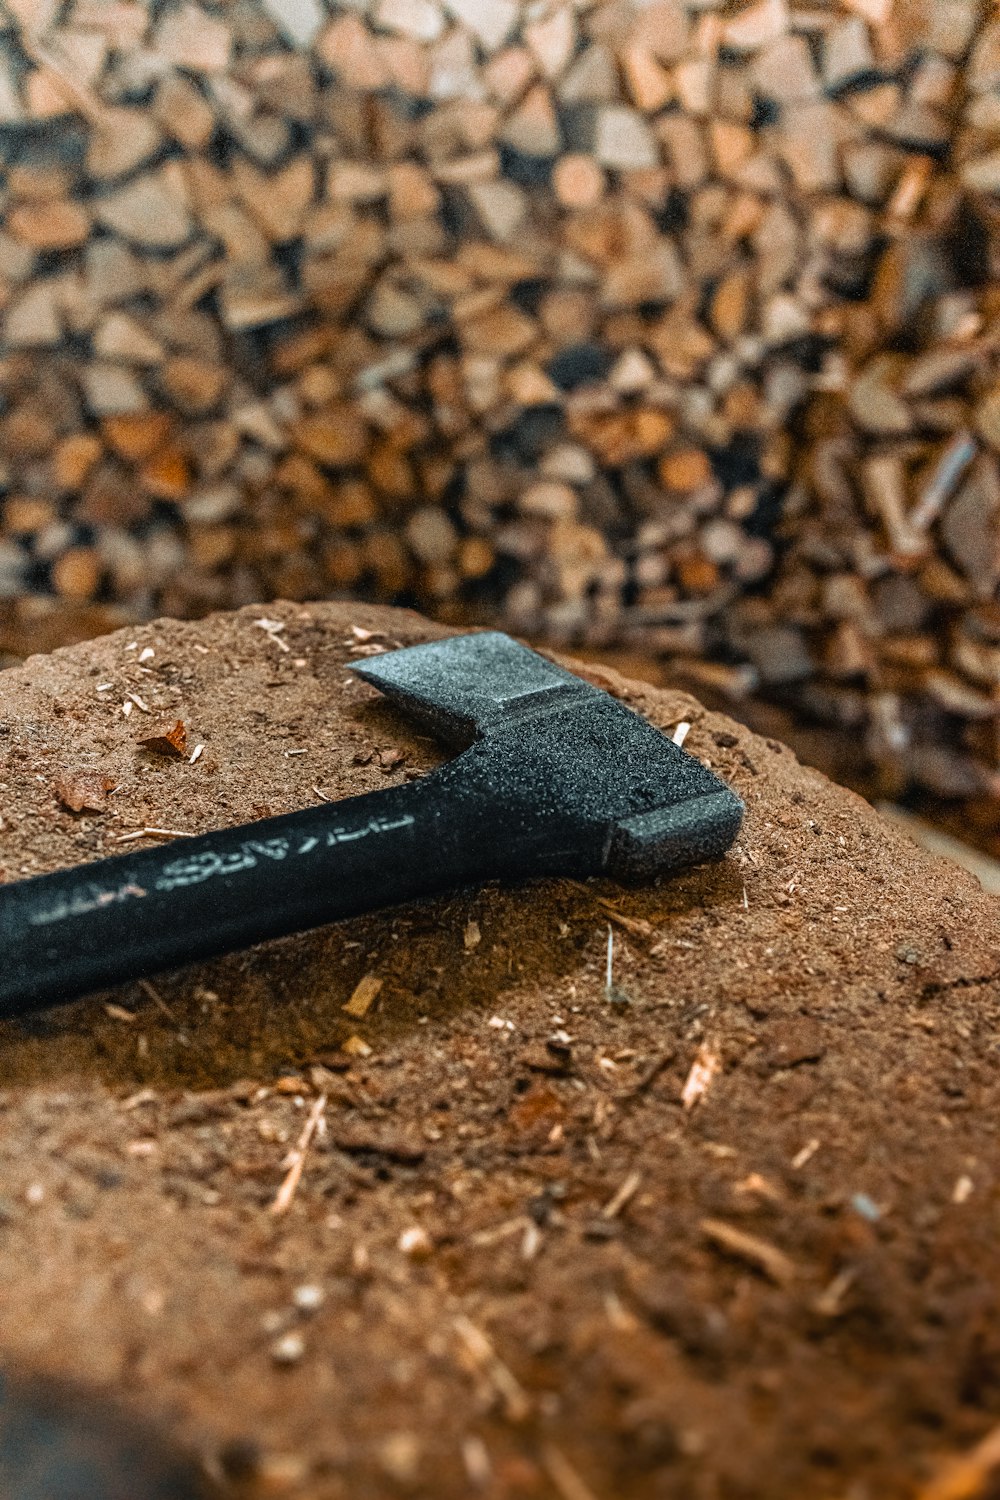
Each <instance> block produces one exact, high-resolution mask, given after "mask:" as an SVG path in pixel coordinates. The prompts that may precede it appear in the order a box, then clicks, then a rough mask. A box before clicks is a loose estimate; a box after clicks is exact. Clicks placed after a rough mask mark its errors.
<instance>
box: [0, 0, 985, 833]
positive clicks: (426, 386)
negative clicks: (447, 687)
mask: <svg viewBox="0 0 1000 1500" xmlns="http://www.w3.org/2000/svg"><path fill="white" fill-rule="evenodd" d="M0 28H2V29H0V163H2V189H0V403H2V405H0V486H2V494H3V509H2V516H3V521H2V528H0V595H2V600H0V627H2V628H0V647H2V648H5V649H6V650H8V651H10V652H13V653H24V652H25V651H27V650H30V649H34V648H37V647H45V646H49V645H52V644H56V643H58V642H60V641H63V640H66V639H70V638H72V637H74V636H79V635H81V634H86V633H94V632H96V631H99V630H101V629H104V628H106V627H109V626H113V625H117V624H119V623H121V622H123V621H127V620H131V619H139V618H145V617H148V616H150V615H151V614H155V613H169V614H178V615H187V614H198V613H203V612H205V611H207V610H210V609H213V608H217V607H225V606H230V605H234V604H240V603H245V602H249V601H252V600H258V599H267V598H270V597H275V596H279V595H282V596H286V597H287V596H290V597H292V598H306V597H310V596H318V595H345V594H348V595H349V594H353V593H358V594H363V595H364V596H366V597H372V598H378V599H389V600H395V601H397V602H399V601H401V602H409V603H413V604H416V605H419V606H420V607H422V608H424V609H427V610H428V611H429V612H430V613H432V614H435V615H437V616H439V617H442V618H445V619H448V620H452V621H455V622H469V623H480V622H485V621H490V622H496V623H502V624H505V625H507V626H508V627H510V628H512V629H515V630H517V631H519V632H522V633H524V634H527V635H530V636H532V637H533V638H535V639H537V640H539V641H546V640H547V641H550V642H553V643H557V644H574V645H576V646H578V647H581V648H583V649H587V650H591V651H597V650H610V649H617V650H622V651H626V652H633V653H634V652H641V653H643V654H644V656H646V657H657V658H664V659H666V660H667V661H668V662H669V664H670V670H671V672H674V673H680V674H682V675H683V676H684V677H685V679H686V680H687V681H688V682H689V683H691V684H693V685H694V686H695V687H696V688H697V689H700V690H701V691H702V693H703V694H707V695H709V696H718V695H721V696H723V697H726V698H728V699H729V700H730V706H733V704H735V706H736V711H737V712H739V711H740V709H739V704H740V702H743V704H744V706H745V707H746V709H747V712H751V713H752V712H753V708H752V705H754V704H759V703H769V704H772V705H777V706H778V711H779V712H780V713H781V714H783V715H784V716H785V718H784V719H783V720H782V722H783V723H784V724H785V726H786V730H787V732H791V731H792V729H793V727H794V726H795V725H798V726H799V728H800V730H802V726H806V730H805V731H804V732H810V733H811V732H813V731H811V730H809V729H808V726H814V727H815V728H817V729H822V737H821V738H820V739H818V740H816V741H815V743H816V745H818V746H820V749H819V750H814V751H811V752H810V753H811V754H812V757H813V758H814V759H817V758H820V757H821V755H822V753H823V752H822V746H823V745H824V744H826V745H828V746H829V745H838V744H839V746H840V747H841V753H842V754H845V755H846V760H847V767H848V771H850V769H851V765H852V763H853V765H854V771H855V774H856V776H862V777H864V778H867V780H868V781H869V782H870V783H871V784H872V785H875V786H877V789H878V790H880V791H882V792H883V793H885V792H888V793H890V794H892V795H900V794H902V793H904V792H905V791H907V790H913V789H918V788H919V789H923V790H924V791H925V792H926V793H927V794H928V795H930V796H932V797H938V798H943V799H950V800H955V799H957V800H958V801H959V802H960V803H961V806H962V807H963V809H964V811H965V814H966V816H967V817H969V818H971V820H972V821H973V823H975V824H976V825H977V826H978V828H979V831H980V835H981V836H982V837H987V836H988V835H989V833H990V830H991V828H994V827H995V826H996V821H997V820H996V810H997V806H998V803H1000V467H998V458H1000V351H998V333H1000V288H998V286H997V282H996V278H995V270H996V262H997V246H998V243H1000V222H998V216H997V211H998V196H997V195H1000V19H998V11H997V8H996V7H995V6H994V5H992V4H986V3H983V0H801V3H798V0H751V3H731V0H651V3H642V0H532V3H521V4H519V3H515V0H344V3H339V4H334V3H323V0H219V3H207V0H205V3H191V0H6V3H5V4H2V5H0ZM768 711H771V710H768ZM810 743H812V742H810ZM830 753H832V752H829V753H828V754H827V759H828V761H829V754H830ZM841 773H842V774H844V772H843V768H842V767H841Z"/></svg>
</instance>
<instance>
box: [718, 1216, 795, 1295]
mask: <svg viewBox="0 0 1000 1500" xmlns="http://www.w3.org/2000/svg"><path fill="white" fill-rule="evenodd" d="M701 1229H702V1233H703V1234H704V1235H705V1238H706V1239H708V1240H710V1241H711V1242H712V1244H713V1245H716V1246H718V1248H719V1249H720V1250H725V1251H726V1252H727V1253H728V1254H730V1255H734V1256H735V1257H736V1258H737V1259H738V1260H742V1261H745V1262H746V1263H747V1264H748V1265H751V1266H753V1267H755V1269H756V1270H758V1271H763V1272H764V1274H765V1276H768V1277H769V1278H770V1279H771V1280H772V1281H773V1282H774V1283H775V1284H776V1285H777V1286H790V1285H791V1283H792V1282H793V1281H794V1280H795V1278H796V1277H797V1275H798V1269H797V1267H796V1265H795V1262H794V1261H793V1260H791V1259H790V1257H789V1256H787V1255H786V1254H785V1252H784V1251H783V1250H779V1249H778V1247H777V1246H776V1245H772V1244H769V1243H768V1241H767V1240H762V1239H760V1238H759V1237H758V1236H757V1235H755V1234H746V1233H745V1232H744V1231H743V1230H742V1229H736V1228H735V1227H734V1226H733V1225H732V1224H726V1223H724V1222H723V1221H722V1220H721V1219H702V1221H701Z"/></svg>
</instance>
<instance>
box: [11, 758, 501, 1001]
mask: <svg viewBox="0 0 1000 1500" xmlns="http://www.w3.org/2000/svg"><path fill="white" fill-rule="evenodd" d="M443 779H444V778H443V777H442V776H441V775H440V774H435V773H433V772H432V773H431V774H430V775H429V776H427V777H425V778H424V779H423V780H422V781H416V782H411V783H407V784H406V785H403V786H399V787H388V788H386V789H385V790H384V791H378V792H369V793H367V794H366V795H364V796H361V797H351V798H348V799H346V800H344V801H342V802H334V803H329V804H325V805H324V806H322V807H311V808H307V809H306V810H305V811H303V812H297V813H289V814H287V815H285V816H282V817H277V818H267V819H265V820H263V821H261V822H259V823H251V824H243V825H242V826H240V827H237V828H226V829H220V830H218V831H217V832H214V833H207V834H203V835H200V836H199V837H197V838H192V839H184V840H183V841H181V840H177V841H175V842H173V843H171V844H170V845H169V846H164V845H160V846H158V847H157V848H152V849H144V850H141V851H137V852H135V853H131V854H121V855H116V856H114V857H113V858H111V859H103V860H98V861H95V862H94V863H93V864H89V865H80V866H77V867H76V868H74V869H69V870H61V871H59V872H58V873H57V874H53V875H41V876H37V877H35V878H34V879H30V880H22V881H18V882H17V883H16V884H13V885H9V886H0V954H2V955H3V963H2V967H0V1016H12V1015H17V1014H19V1013H22V1012H24V1011H29V1010H35V1009H37V1008H39V1007H41V1006H44V1005H51V1004H60V1003H62V1002H65V1001H69V1000H74V999H77V998H78V997H79V996H81V995H86V994H89V993H90V992H91V991H93V990H98V989H104V988H107V987H109V986H111V985H116V984H124V983H128V982H129V981H131V980H135V979H139V978H142V977H144V976H146V975H150V974H155V973H156V972H157V971H158V970H161V969H167V968H172V967H175V966H178V965H180V964H184V963H191V962H194V961H195V960H197V959H204V958H212V957H214V956H216V955H218V954H221V953H230V952H233V951H234V950H235V949H238V948H242V947H249V946H250V945H251V944H253V943H259V942H263V941H264V940H265V939H267V938H274V937H281V936H284V935H285V934H287V933H291V932H301V931H304V930H306V929H307V928H310V927H317V926H320V925H321V924H322V923H325V922H331V921H336V920H337V919H338V918H340V917H349V916H354V915H357V914H358V913H359V912H362V911H372V910H375V909H377V908H379V907H383V906H390V905H393V904H394V903H396V902H399V901H405V900H407V899H409V898H411V897H413V896H416V895H427V894H432V893H433V892H435V891H439V890H444V889H447V888H448V887H451V886H455V885H458V884H461V883H463V882H465V881H468V880H471V879H474V878H475V876H476V873H477V870H476V865H477V864H478V863H479V862H480V860H481V859H483V858H489V861H490V870H491V873H495V872H496V843H495V830H490V831H488V830H487V829H486V828H485V827H481V828H478V829H477V828H476V826H475V823H476V813H475V811H473V813H472V823H471V826H470V808H469V806H468V804H467V803H466V804H465V805H464V806H463V808H462V811H461V827H459V818H458V808H457V807H455V808H454V809H453V808H452V806H451V805H450V804H449V799H442V797H441V785H440V783H441V781H442V780H443ZM486 813H487V809H486V808H485V807H484V806H483V807H481V808H480V816H481V817H482V818H483V819H484V820H485V817H486ZM491 834H492V836H490V835H491ZM516 842H517V841H516V839H515V843H516ZM527 842H530V840H523V841H522V843H527ZM525 853H526V854H527V850H525Z"/></svg>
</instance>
